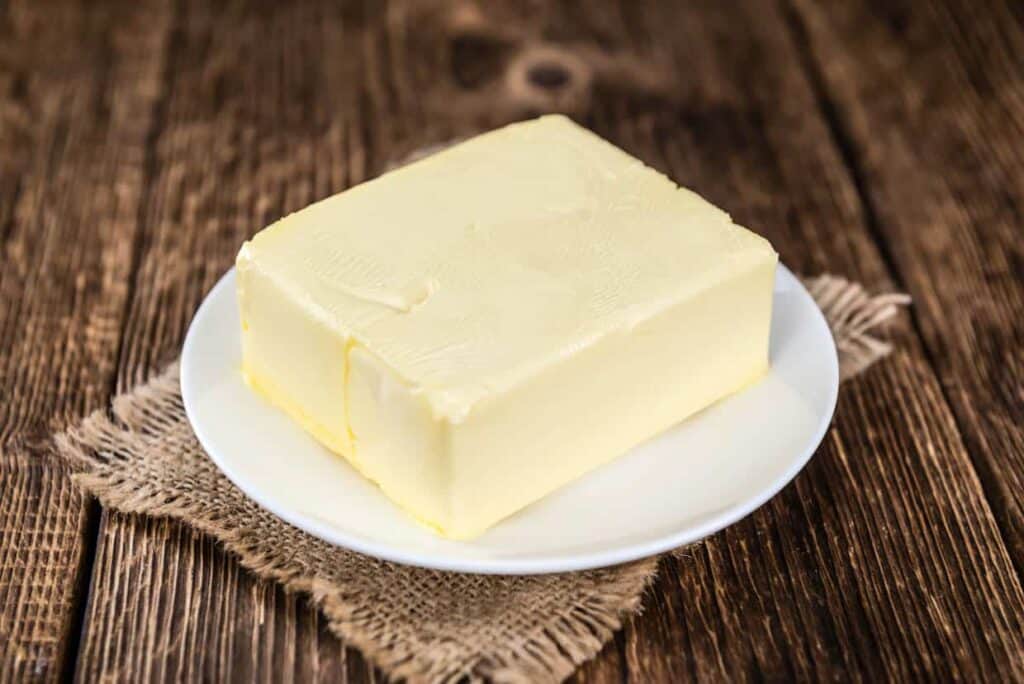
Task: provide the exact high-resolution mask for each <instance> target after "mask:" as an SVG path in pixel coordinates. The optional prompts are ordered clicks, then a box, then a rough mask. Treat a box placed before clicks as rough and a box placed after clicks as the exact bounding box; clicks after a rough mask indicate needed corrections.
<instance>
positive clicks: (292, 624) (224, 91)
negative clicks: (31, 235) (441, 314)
mask: <svg viewBox="0 0 1024 684" xmlns="http://www.w3.org/2000/svg"><path fill="white" fill-rule="evenodd" d="M365 11H366V12H367V13H369V12H372V11H374V10H372V9H371V8H370V7H369V6H368V7H367V8H365ZM365 21H366V19H365V18H364V17H363V16H360V13H359V12H352V13H351V14H345V15H343V14H341V13H340V12H339V11H336V10H334V9H331V8H329V7H326V6H323V7H315V6H312V5H306V6H303V7H298V6H291V5H286V4H282V5H280V6H278V5H273V6H270V5H267V6H254V5H243V4H233V5H217V6H215V5H210V4H209V3H205V2H194V3H191V4H187V5H186V6H185V7H183V8H182V10H181V11H180V13H179V18H178V21H177V26H176V29H175V32H174V41H173V46H172V49H171V54H170V56H169V64H168V74H169V80H168V83H167V85H166V88H167V93H166V98H167V99H166V117H165V120H166V122H165V125H164V126H163V128H162V129H161V131H160V132H159V134H158V135H157V136H156V138H155V141H154V144H155V159H154V163H153V169H154V177H153V179H152V188H151V190H150V192H149V202H148V204H147V206H145V207H144V208H143V217H144V224H143V227H144V231H145V232H144V239H143V240H142V241H141V244H140V246H139V255H140V256H139V267H138V271H137V274H136V276H135V282H134V283H133V287H132V296H131V299H130V303H129V305H128V316H127V323H126V326H125V333H124V341H123V345H124V352H123V354H122V356H121V360H120V364H119V368H118V386H119V387H122V388H123V387H128V386H131V385H133V384H135V383H137V382H140V381H141V380H142V379H144V378H145V377H147V376H148V374H149V373H151V372H152V371H154V370H155V369H157V368H159V367H160V366H161V365H162V364H163V363H164V362H166V361H169V360H171V359H173V358H175V357H176V356H177V354H178V351H179V349H180V345H181V341H182V339H183V336H184V332H185V330H186V328H187V325H188V323H189V321H190V319H191V317H192V314H193V313H194V311H195V309H196V307H197V306H198V305H199V302H200V301H201V300H202V297H203V296H204V295H205V293H206V292H207V291H209V289H210V288H211V287H212V286H213V284H214V283H215V282H216V281H217V279H218V278H220V276H221V275H222V274H223V273H224V272H225V271H226V270H227V269H228V268H229V267H230V266H231V264H232V263H233V260H234V256H235V254H236V252H237V250H238V246H239V245H240V244H241V242H242V241H243V240H244V239H245V238H246V237H248V236H249V235H250V234H251V233H253V232H255V231H256V230H258V229H259V228H260V227H262V226H264V225H266V224H267V223H269V222H271V221H272V220H274V219H276V218H278V217H279V216H281V215H283V214H285V213H287V212H290V211H294V210H296V209H299V208H301V207H303V206H305V205H306V204H309V203H310V202H312V201H313V200H314V199H316V198H318V197H322V196H325V195H328V194H331V193H333V192H336V191H338V190H340V189H341V188H342V187H345V186H347V185H350V184H353V183H357V182H359V181H361V180H363V179H365V177H366V175H365V174H366V173H367V169H368V168H369V166H370V165H371V164H376V161H375V160H374V159H373V158H371V157H370V155H371V154H372V151H373V150H374V149H376V146H375V145H376V141H377V139H378V138H377V136H379V135H385V134H386V133H387V131H388V128H387V126H379V127H374V128H373V129H372V132H371V129H369V128H368V127H367V124H366V122H365V121H364V120H363V117H364V116H365V113H364V108H365V107H367V106H371V107H373V108H374V109H373V111H374V113H375V115H381V116H384V115H386V114H387V113H388V109H387V108H388V107H389V106H392V105H391V99H390V98H388V96H387V95H386V94H384V89H383V86H382V84H383V83H384V78H385V77H384V75H383V74H382V72H380V71H379V68H380V67H379V65H380V64H381V62H380V60H381V55H380V52H379V51H380V50H382V49H384V48H385V46H383V45H381V44H380V43H378V42H376V41H373V40H371V38H370V37H369V36H367V35H366V34H365V33H363V32H362V31H361V30H360V27H361V26H362V24H363V22H365ZM349 22H352V23H351V25H350V24H349ZM224 26H231V27H232V29H231V31H226V32H225V31H222V27H224ZM367 51H370V52H372V53H373V56H372V57H371V56H368V55H367V54H366V52H367ZM353 60H355V63H353ZM375 65H376V66H375ZM328 78H329V79H330V81H328V80H327V79H328ZM332 85H333V87H328V86H332ZM92 584H93V586H92V591H91V594H90V602H89V605H88V607H87V611H86V617H85V623H84V627H83V636H82V645H81V652H80V655H79V660H78V667H77V672H76V677H77V678H78V679H79V680H81V681H96V680H113V681H138V680H153V681H181V680H182V679H184V680H189V681H191V680H195V679H201V680H206V681H253V680H261V681H279V680H282V679H284V680H290V679H293V680H296V681H307V680H309V679H316V678H322V679H324V680H337V679H339V678H342V677H348V676H351V677H352V678H354V679H357V680H359V681H362V680H365V679H367V678H368V677H372V676H373V675H372V674H371V671H370V670H369V669H368V668H367V666H366V664H365V662H364V661H363V660H362V659H361V658H360V657H359V655H358V654H357V653H355V652H354V651H346V649H345V648H344V647H343V646H342V645H341V644H340V643H339V642H338V641H337V639H335V638H334V637H333V636H330V635H328V634H327V633H326V632H325V631H324V628H323V626H322V625H323V623H322V621H321V619H320V617H319V615H318V613H316V611H314V610H313V609H311V608H310V607H309V606H308V605H307V604H306V603H305V602H302V601H299V600H298V599H296V598H295V597H287V596H285V595H284V593H283V592H282V591H281V590H280V589H278V588H276V587H275V586H274V585H273V584H270V583H266V582H257V581H256V580H254V579H252V578H250V577H249V576H248V575H245V574H244V572H243V571H241V570H240V569H239V568H238V566H237V564H236V563H235V562H234V561H232V560H231V559H228V558H227V557H226V556H225V554H224V553H223V552H222V551H221V550H220V549H218V548H216V547H214V545H213V544H212V543H210V542H209V541H205V540H203V539H200V538H198V537H197V536H196V535H195V534H193V533H191V532H188V531H185V530H183V529H181V528H180V527H177V526H174V525H171V524H169V523H166V522H163V521H153V520H144V519H137V518H133V517H128V516H124V515H116V514H112V515H104V517H103V519H102V521H101V524H100V531H99V544H98V547H97V552H96V563H95V566H94V569H93V575H92ZM211 597H217V598H216V600H215V601H210V598H211Z"/></svg>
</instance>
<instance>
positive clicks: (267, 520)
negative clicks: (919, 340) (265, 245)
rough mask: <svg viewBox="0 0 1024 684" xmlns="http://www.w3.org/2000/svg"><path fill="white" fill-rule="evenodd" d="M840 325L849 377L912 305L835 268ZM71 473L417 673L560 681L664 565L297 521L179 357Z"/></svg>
mask: <svg viewBox="0 0 1024 684" xmlns="http://www.w3.org/2000/svg"><path fill="white" fill-rule="evenodd" d="M806 282H807V286H808V289H809V291H810V292H811V294H812V295H813V296H814V298H815V299H816V300H817V302H818V304H819V305H820V306H821V308H822V311H823V312H824V313H825V316H826V318H827V320H828V322H829V325H830V326H831V328H832V330H833V334H834V336H835V339H836V346H837V348H838V350H839V357H840V367H841V374H842V377H843V378H844V379H845V378H849V377H851V376H852V375H854V374H856V373H858V372H860V371H862V370H864V369H865V368H867V367H868V366H870V365H871V364H872V363H874V362H875V361H877V360H878V359H880V358H882V357H883V356H885V355H887V354H888V353H889V352H890V351H891V350H892V347H891V345H889V344H888V343H886V342H883V341H882V340H880V339H879V338H877V337H876V336H874V335H873V331H874V330H875V329H876V328H877V327H878V326H880V325H881V324H883V323H884V322H885V321H886V320H888V319H890V318H891V317H892V316H893V315H895V313H896V311H897V310H898V307H899V306H900V305H903V304H906V303H907V302H908V301H909V300H908V298H907V297H906V296H904V295H881V296H875V297H872V296H869V295H867V294H866V293H865V292H864V290H863V288H862V287H861V286H860V285H858V284H856V283H851V282H849V281H846V280H845V279H842V278H837V277H834V276H821V277H818V278H814V279H811V280H808V281H806ZM56 447H57V452H58V453H59V454H60V455H61V456H62V457H63V458H64V459H65V460H66V461H67V462H68V463H69V464H71V466H72V467H73V469H74V471H75V472H74V474H73V478H74V479H75V481H76V482H77V483H78V484H79V485H81V486H82V487H83V488H84V489H85V490H87V491H88V492H90V493H92V494H93V495H95V496H96V497H97V498H98V499H99V500H100V502H101V503H102V504H103V505H104V506H107V507H109V508H112V509H115V510H118V511H123V512H128V513H143V514H146V515H152V516H167V517H170V518H174V519H177V520H180V521H182V522H184V523H186V524H188V525H190V526H191V527H194V528H196V529H197V530H200V531H202V532H204V533H206V534H209V535H211V536H212V537H214V538H215V539H217V540H218V541H220V542H221V543H222V544H223V545H224V546H225V547H226V548H227V549H228V550H229V551H230V552H231V553H233V554H234V555H235V556H237V557H238V559H239V561H240V562H241V564H242V565H243V566H245V567H246V568H248V569H249V570H251V571H252V572H254V573H255V574H256V575H258V576H260V577H262V578H265V579H270V580H273V581H276V582H278V583H280V584H282V585H283V586H285V587H286V588H287V589H289V590H292V591H299V592H303V593H305V594H308V595H310V596H311V597H312V600H313V602H314V603H315V604H316V605H318V606H319V607H320V608H321V609H322V610H323V612H324V614H325V615H326V617H327V619H328V624H329V627H330V629H331V630H332V631H333V632H334V633H335V634H337V635H338V636H339V637H341V638H342V639H344V640H345V641H346V642H347V643H349V644H351V645H353V646H355V647H356V648H358V649H360V650H361V651H362V652H363V653H364V654H365V655H366V657H367V658H368V659H369V660H371V661H372V662H373V663H375V664H376V665H377V666H379V667H380V668H381V669H382V670H383V671H384V672H386V673H388V675H389V676H391V677H394V678H407V679H409V680H411V681H455V680H458V679H463V678H468V679H470V680H482V679H491V680H494V681H503V682H539V681H561V680H562V679H564V678H565V677H567V676H569V675H570V674H571V673H572V672H573V671H574V670H575V669H576V668H577V667H578V666H579V665H580V664H581V663H583V662H584V661H586V660H588V659H590V658H592V657H593V656H594V655H595V654H596V653H597V652H598V651H600V650H601V648H602V646H603V645H604V644H605V642H607V641H608V639H610V638H611V636H612V635H613V634H614V632H615V631H616V630H618V629H619V628H620V627H621V625H622V622H623V620H624V619H625V618H627V617H628V616H629V615H632V614H635V613H636V612H637V611H638V610H639V609H640V605H641V597H642V595H643V592H644V589H645V588H646V587H647V586H648V584H650V582H651V581H652V579H653V577H654V575H655V572H656V569H657V559H646V560H642V561H638V562H636V563H632V564H628V565H625V566H619V567H614V568H605V569H601V570H593V571H587V572H580V573H568V574H563V575H546V576H539V577H538V576H534V577H494V576H481V575H464V574H457V573H442V572H437V571H431V570H422V569H419V568H410V567H404V566H399V565H395V564H392V563H386V562H383V561H378V560H375V559H372V558H368V557H365V556H361V555H359V554H356V553H353V552H350V551H346V550H344V549H339V548H336V547H333V546H331V545H329V544H327V543H325V542H322V541H320V540H318V539H316V538H314V537H311V536H309V535H306V534H305V533H303V532H301V531H299V530H297V529H295V528H293V527H291V526H290V525H288V524H287V523H284V522H282V521H281V520H279V519H278V518H276V517H274V516H273V515H271V514H270V513H268V512H267V511H265V510H263V509H261V508H260V507H258V506H257V505H256V504H255V503H253V502H251V501H250V500H249V499H247V498H246V497H245V496H244V495H243V494H242V493H241V492H240V491H239V490H238V489H236V488H235V487H234V486H233V485H232V484H231V483H230V482H229V481H228V480H227V479H226V478H225V477H224V476H223V475H221V474H220V472H219V471H217V469H216V468H215V467H214V466H213V464H212V462H211V461H210V460H209V459H208V458H207V457H206V456H205V454H204V453H203V452H202V449H201V448H200V446H199V444H198V442H197V441H196V439H195V437H194V436H193V434H192V432H191V429H190V428H189V426H188V421H187V418H186V416H185V412H184V407H183V406H182V402H181V395H180V389H179V382H178V367H177V364H173V365H172V366H170V367H169V368H168V369H167V370H165V371H164V372H163V373H161V374H160V375H159V376H157V377H156V378H154V379H153V380H151V381H150V382H148V383H146V384H145V385H142V386H140V387H137V388H135V389H134V390H132V391H131V392H129V393H127V394H125V395H122V396H119V397H117V398H116V399H115V400H114V402H113V411H112V412H111V413H109V414H108V413H107V412H104V411H100V412H96V413H94V414H93V415H91V416H89V417H88V418H87V419H85V420H84V421H83V422H82V423H81V424H80V425H79V426H78V427H76V428H74V429H72V430H69V431H68V432H66V433H64V434H61V435H58V436H57V437H56Z"/></svg>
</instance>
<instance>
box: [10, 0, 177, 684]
mask: <svg viewBox="0 0 1024 684" xmlns="http://www.w3.org/2000/svg"><path fill="white" fill-rule="evenodd" d="M166 29H167V23H166V21H164V15H163V14H162V13H161V10H160V8H159V7H152V6H150V4H149V3H109V4H107V5H105V6H102V7H87V6H86V5H85V4H84V3H75V2H69V3H62V4H59V5H58V4H53V5H50V4H47V5H46V6H43V5H42V4H41V3H34V2H18V1H13V2H11V3H8V4H5V5H4V6H3V7H2V9H0V240H2V243H3V259H2V263H3V266H2V268H0V396H2V397H3V401H0V680H5V681H7V680H12V681H18V680H25V679H41V680H53V679H56V678H58V677H59V676H60V674H61V672H62V671H63V670H64V668H65V666H66V660H67V658H68V656H69V653H68V648H69V645H71V644H72V643H73V641H74V636H73V635H74V634H75V633H76V632H77V610H78V607H79V606H80V605H81V601H82V591H81V590H82V589H83V587H82V586H80V582H79V579H80V576H81V574H82V572H83V570H84V563H85V562H86V561H87V560H88V543H89V542H90V541H91V540H90V539H88V536H89V535H88V533H89V532H90V531H91V528H90V520H92V519H93V517H92V516H93V515H94V513H95V510H94V509H93V508H91V506H90V504H89V502H87V501H86V499H85V498H84V497H83V496H81V495H80V494H79V493H78V492H77V491H76V490H75V489H74V488H73V487H72V485H71V483H70V481H69V480H68V479H67V477H66V476H65V475H64V473H63V470H62V469H61V468H60V467H59V466H57V465H56V464H54V463H52V462H50V461H47V460H45V459H44V458H43V454H42V450H41V448H40V446H39V445H40V442H41V440H42V439H43V438H44V437H45V436H46V435H48V434H49V433H50V431H51V430H53V429H55V428H60V427H62V426H64V425H66V424H67V423H68V422H69V421H70V420H72V419H73V418H75V417H76V416H79V415H82V414H84V413H85V412H86V411H88V410H91V409H94V408H97V407H99V406H101V405H102V404H103V403H104V402H105V401H106V400H107V398H108V397H109V394H110V390H111V388H112V384H113V377H114V371H115V364H116V360H117V354H118V347H119V344H118V341H119V338H120V329H121V322H122V317H123V313H124V305H125V302H126V297H127V287H126V281H127V279H128V275H129V273H130V270H131V263H132V259H131V253H132V244H133V242H134V238H135V235H136V227H137V222H136V218H137V211H138V205H139V202H140V199H141V194H142V184H143V171H144V158H145V147H146V136H147V133H148V131H149V128H150V123H151V119H152V111H153V107H154V101H155V97H156V95H157V93H158V90H159V89H158V87H157V83H158V81H159V75H160V72H161V65H162V55H163V41H164V38H165V34H166Z"/></svg>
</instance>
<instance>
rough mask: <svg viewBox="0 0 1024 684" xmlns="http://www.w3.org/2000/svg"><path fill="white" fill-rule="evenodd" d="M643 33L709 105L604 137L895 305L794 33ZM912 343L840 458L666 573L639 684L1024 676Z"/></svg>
mask: <svg viewBox="0 0 1024 684" xmlns="http://www.w3.org/2000/svg"><path fill="white" fill-rule="evenodd" d="M744 10H745V11H744ZM637 14H638V15H637ZM637 14H634V15H633V16H632V18H629V19H627V20H624V21H622V22H621V25H623V26H629V27H632V29H631V30H632V31H633V33H634V39H635V40H637V41H638V42H647V43H648V44H653V45H657V36H658V35H670V36H672V37H673V39H674V40H675V41H677V42H678V44H680V45H683V46H686V49H685V52H683V54H682V55H680V63H679V67H680V70H681V71H684V73H687V74H688V75H687V77H686V83H685V85H683V86H681V88H683V89H684V90H685V91H686V92H688V93H693V95H690V96H688V97H687V99H685V100H684V105H683V107H682V108H681V110H680V111H678V112H674V113H671V114H665V113H662V112H655V113H653V114H650V115H645V114H642V113H641V114H632V116H631V112H630V110H629V108H628V107H627V108H620V109H614V108H613V111H611V112H610V113H608V114H607V115H605V116H601V115H600V113H595V123H596V124H597V125H598V127H599V128H598V129H599V130H601V132H603V133H605V134H606V135H608V136H609V137H611V138H612V139H613V140H616V139H617V140H618V141H619V142H620V143H622V144H623V145H624V146H625V147H627V149H632V150H634V151H637V152H640V154H641V156H642V157H643V158H645V159H647V160H649V161H652V162H653V163H655V164H656V165H659V166H664V167H665V168H667V169H669V170H670V172H671V175H672V176H673V177H674V178H677V179H679V180H680V181H681V182H683V183H684V184H687V185H690V186H691V187H694V188H695V189H697V190H698V191H700V192H702V193H703V194H704V195H705V196H707V197H708V198H709V199H711V200H712V201H714V202H716V203H719V204H721V205H722V206H724V207H726V208H727V209H729V210H730V211H732V212H733V214H734V215H735V216H736V218H737V219H738V220H739V221H740V222H742V223H745V224H746V225H750V226H753V227H755V228H756V229H757V230H759V231H761V232H763V233H765V234H766V235H767V236H768V237H770V238H771V240H772V241H773V243H774V244H775V245H776V247H777V248H778V249H779V251H780V253H781V255H782V259H783V260H784V261H785V262H786V263H787V264H789V265H790V266H791V267H794V268H796V269H797V270H798V271H802V272H818V271H821V270H826V269H827V270H833V271H836V272H839V273H843V274H846V275H849V276H851V277H854V278H856V279H858V280H861V281H863V282H865V283H868V284H871V285H872V286H873V287H876V288H884V287H887V286H888V284H889V282H890V278H891V277H892V276H893V274H892V273H891V272H889V270H888V269H887V267H886V263H885V259H884V255H883V254H881V253H880V252H879V250H878V249H877V248H876V247H875V244H874V240H873V236H872V234H871V231H870V229H869V226H868V219H867V216H866V214H865V211H864V207H863V205H862V202H861V198H860V196H859V195H858V192H857V188H856V183H855V182H854V178H853V177H852V175H851V174H850V172H849V170H848V169H847V168H846V166H845V165H844V160H843V157H842V154H841V152H842V151H841V149H839V148H838V146H837V145H836V144H835V143H834V142H833V140H832V138H831V130H830V128H829V126H828V122H827V120H826V119H825V117H823V116H822V112H820V111H819V109H818V107H817V106H816V104H815V95H814V92H813V84H812V83H811V81H810V78H809V77H808V75H807V74H805V73H803V72H801V70H799V69H796V68H794V65H796V64H799V63H800V58H799V54H798V52H797V49H796V41H797V39H798V36H794V35H791V34H790V32H789V31H787V29H786V23H787V22H786V20H785V15H784V13H781V12H779V11H776V8H775V7H773V6H772V5H770V4H767V3H764V4H761V5H753V4H749V3H748V4H744V5H743V6H742V8H737V7H735V6H727V5H721V4H711V3H708V4H697V5H694V4H689V5H688V6H687V8H686V9H685V10H681V11H680V12H679V14H678V15H677V16H674V17H673V16H671V15H670V13H669V12H667V11H666V12H664V13H661V12H651V13H649V14H648V13H643V12H639V13H637ZM579 20H580V21H585V18H583V17H580V18H579ZM735 35H741V36H743V40H734V39H731V37H732V36H735ZM630 121H632V122H634V123H633V124H632V125H630V123H629V122H630ZM605 125H607V129H606V130H602V127H603V126H605ZM638 129H639V130H638ZM651 150H654V152H651ZM896 277H897V278H900V276H899V275H898V274H897V275H896ZM896 334H897V339H898V342H899V346H900V349H901V351H900V353H898V354H897V355H896V356H895V357H894V358H892V359H891V360H889V361H887V362H886V363H885V364H883V365H882V366H881V367H879V368H878V369H875V370H872V371H871V372H870V373H869V374H868V375H867V376H866V377H864V378H862V379H858V380H856V381H854V382H853V383H851V384H850V385H849V386H847V387H845V388H844V390H843V395H842V398H841V401H840V405H839V408H838V411H837V418H836V421H835V426H834V428H833V431H832V432H831V434H830V436H829V439H828V440H827V441H826V443H825V444H824V445H823V448H822V449H820V450H819V453H818V455H817V456H816V458H815V460H814V461H813V462H812V463H811V465H810V467H809V468H808V469H807V470H806V471H805V472H804V473H803V474H802V475H801V476H799V477H798V478H797V480H796V482H795V483H794V484H793V485H791V486H790V487H789V488H787V489H786V490H785V491H784V492H783V494H782V495H781V496H780V497H778V498H776V499H775V500H773V501H772V502H771V503H770V504H769V505H768V506H766V507H765V508H763V509H761V510H760V511H758V512H757V513H756V514H754V515H753V516H751V518H750V519H748V520H746V521H744V522H743V523H741V524H739V525H737V526H735V527H733V528H730V529H729V530H727V531H725V532H724V533H722V534H719V535H717V536H715V537H713V538H711V539H710V540H709V541H707V542H706V543H705V544H703V545H702V546H700V547H699V548H697V549H695V550H693V551H692V552H690V553H687V554H685V555H684V556H683V557H682V558H681V559H678V560H671V561H668V562H667V563H666V564H665V575H664V577H663V578H662V580H661V582H660V583H659V585H658V587H657V589H658V590H657V591H655V592H654V593H653V595H652V596H651V602H650V607H649V609H648V611H647V612H646V613H645V614H644V615H643V616H641V617H640V618H639V619H638V620H637V621H636V622H635V624H634V625H633V626H631V627H630V628H629V629H627V630H626V634H625V641H626V654H627V671H629V672H630V673H637V674H638V675H639V676H638V679H641V680H644V681H648V680H649V681H678V680H679V679H680V678H682V679H712V680H714V679H730V680H731V679H761V678H767V679H782V680H790V679H797V680H804V679H846V678H851V677H852V678H860V679H865V680H868V681H871V680H878V679H905V678H907V677H913V676H917V677H920V676H925V677H931V678H937V679H951V678H956V677H960V678H967V679H993V678H994V679H1005V678H1012V677H1020V676H1022V672H1021V666H1022V665H1021V659H1020V653H1022V652H1024V651H1022V648H1024V644H1022V641H1021V625H1022V619H1024V618H1022V600H1021V596H1022V594H1021V588H1020V584H1019V582H1018V579H1017V577H1016V576H1015V573H1014V572H1013V568H1012V567H1011V565H1010V562H1009V559H1008V557H1007V554H1006V552H1005V549H1004V548H1003V547H1002V544H1001V539H1000V535H999V530H998V529H997V528H996V526H995V525H994V521H993V518H992V515H991V512H990V510H989V508H988V506H987V503H986V500H985V498H984V496H983V491H982V489H981V487H980V483H979V481H978V479H977V477H976V474H975V472H974V470H973V467H972V463H971V460H970V458H969V455H968V453H967V451H966V449H965V448H964V445H963V443H962V439H961V435H960V434H959V431H958V428H957V425H956V423H955V421H954V419H953V416H952V414H951V411H950V408H949V406H948V405H947V403H946V402H945V398H944V396H943V393H942V387H941V385H940V383H939V382H938V381H937V378H936V376H935V374H934V372H933V370H932V368H931V367H930V364H929V359H928V357H927V355H926V354H925V353H924V350H923V349H922V347H921V345H920V343H919V341H918V339H917V337H916V335H915V334H914V333H913V331H912V330H910V329H906V328H904V329H901V330H897V331H896ZM981 587H984V589H982V588H981ZM993 593H995V594H998V595H999V596H1001V597H1002V598H1000V599H996V600H992V599H991V596H992V595H993ZM982 614H985V615H987V617H985V618H982V619H979V617H980V615H982Z"/></svg>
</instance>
